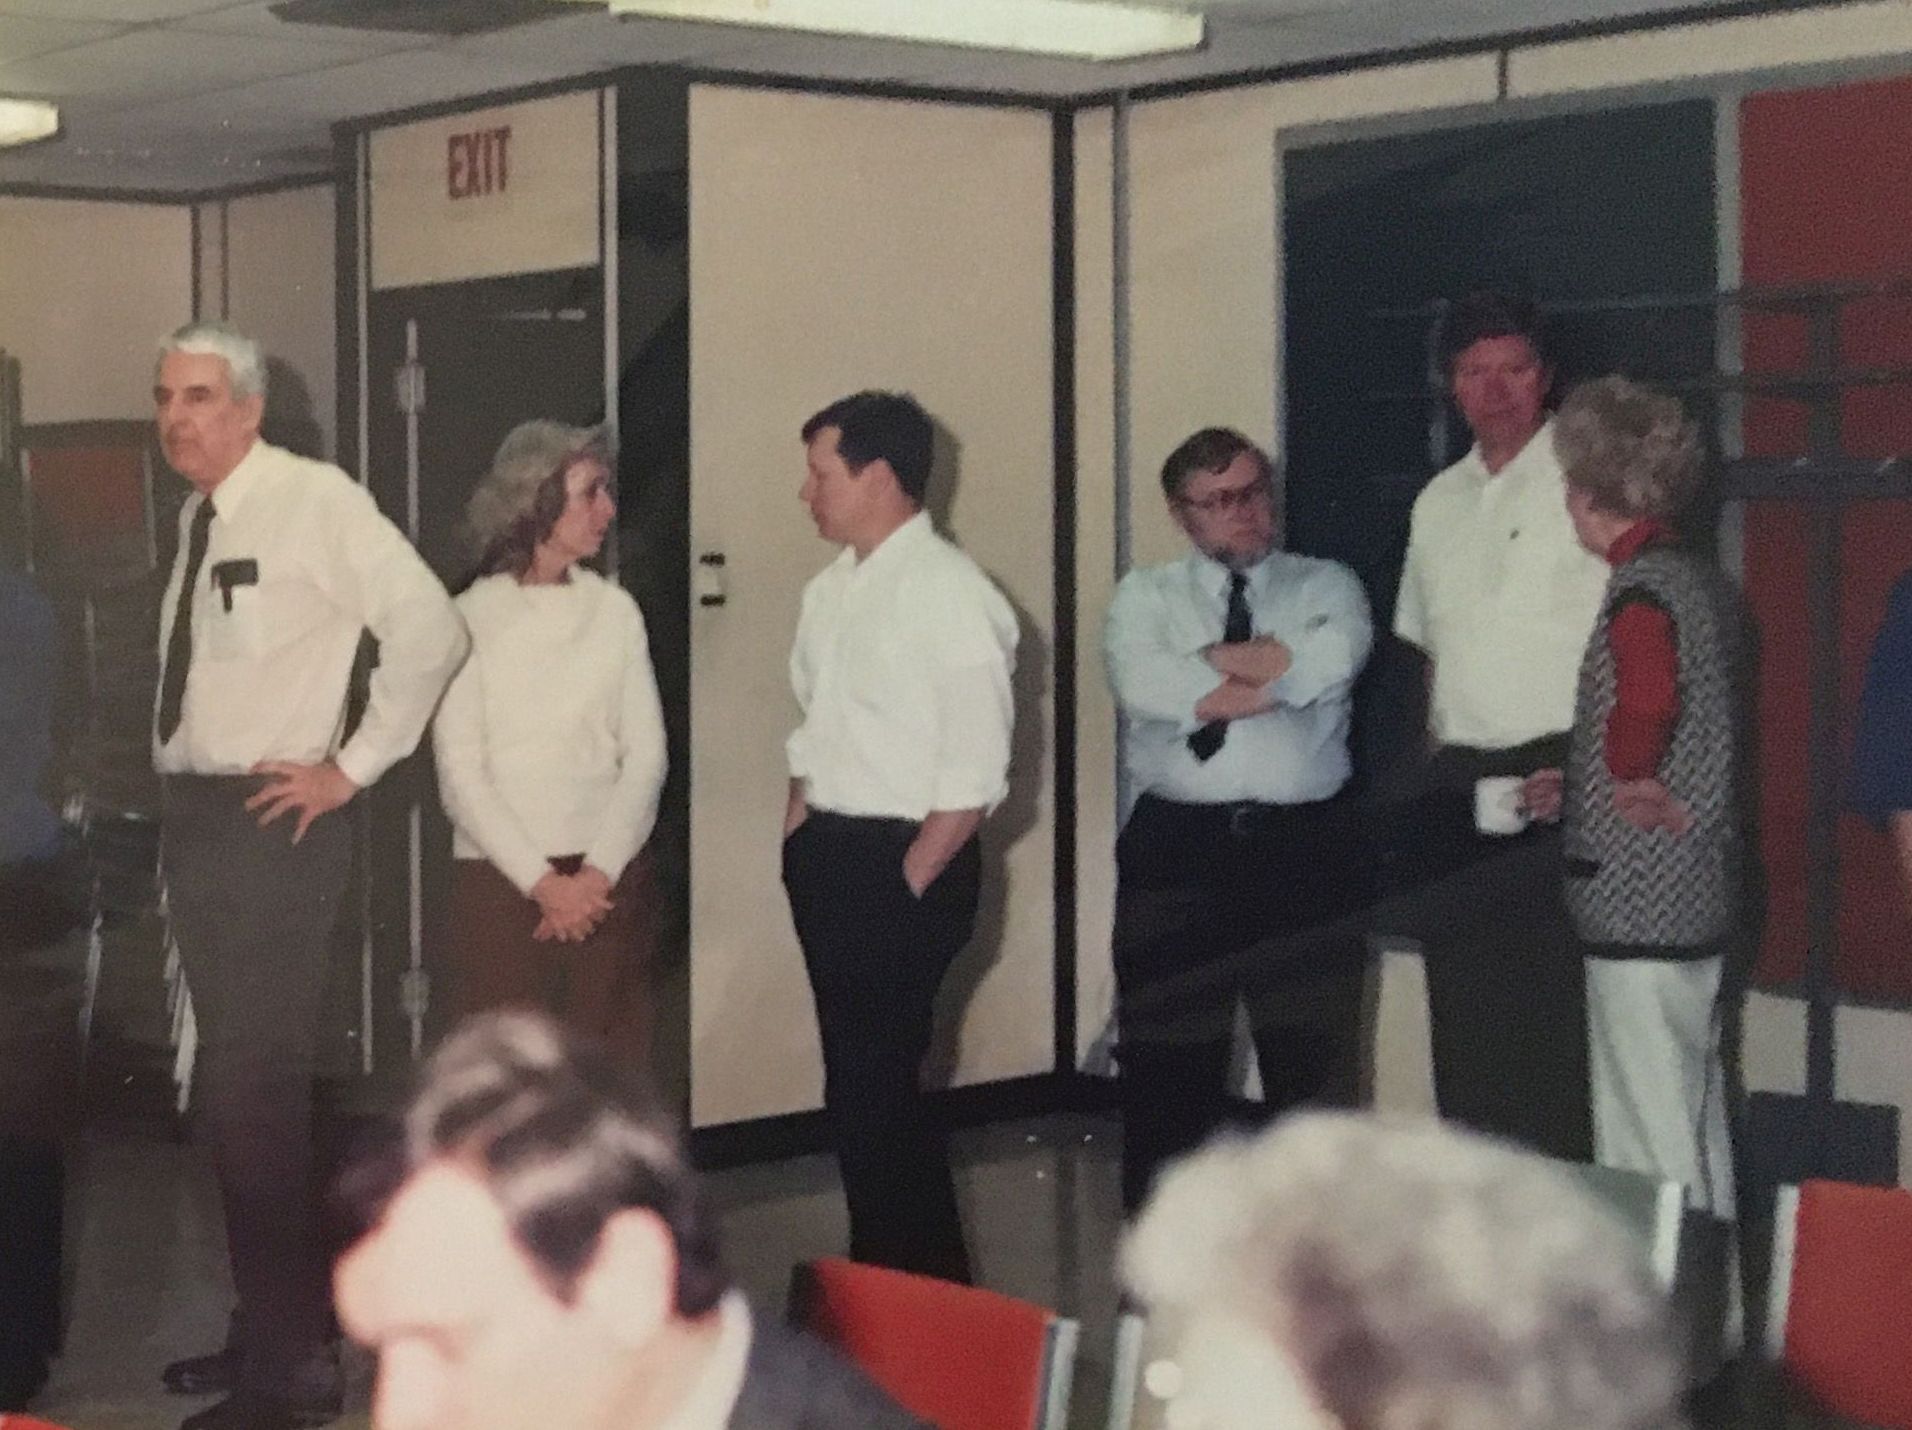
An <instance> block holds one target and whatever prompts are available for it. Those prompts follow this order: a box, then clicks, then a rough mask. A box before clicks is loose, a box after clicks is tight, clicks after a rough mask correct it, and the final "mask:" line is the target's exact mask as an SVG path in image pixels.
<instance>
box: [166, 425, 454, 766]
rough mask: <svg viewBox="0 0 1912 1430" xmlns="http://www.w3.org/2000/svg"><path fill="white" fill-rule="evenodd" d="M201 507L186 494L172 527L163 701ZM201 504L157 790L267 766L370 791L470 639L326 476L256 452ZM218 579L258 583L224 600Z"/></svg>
mask: <svg viewBox="0 0 1912 1430" xmlns="http://www.w3.org/2000/svg"><path fill="white" fill-rule="evenodd" d="M206 500H207V498H206V497H204V496H202V495H200V494H199V493H197V492H195V493H194V494H193V495H192V496H190V497H188V498H187V499H186V504H185V506H184V507H183V508H182V509H181V511H180V513H179V532H180V539H179V555H178V556H177V558H176V559H175V560H174V562H173V570H172V575H171V577H170V578H169V579H168V581H167V583H166V595H165V598H164V600H163V601H162V602H161V606H160V620H159V655H160V663H161V667H162V672H161V680H160V685H161V688H162V689H163V688H164V685H165V678H164V664H165V660H166V649H167V644H168V637H169V635H170V634H171V631H172V624H173V615H174V612H175V611H176V610H177V609H178V604H179V586H180V582H181V580H182V579H183V578H184V576H185V567H186V557H187V547H188V540H189V533H190V531H191V528H192V522H193V516H194V513H196V512H197V511H198V510H199V508H200V505H201V504H202V503H203V502H205V501H206ZM211 501H212V506H213V511H214V513H215V516H214V518H213V521H212V524H211V525H210V526H209V527H208V528H207V541H206V555H205V560H204V563H203V564H202V565H201V566H200V569H199V579H198V581H197V582H196V583H195V589H194V591H193V594H192V606H191V613H192V623H193V624H192V637H193V638H192V663H191V665H190V666H188V667H187V672H186V692H185V704H184V706H183V709H182V712H181V718H180V723H179V728H178V729H177V730H175V731H174V732H173V736H172V738H171V739H170V740H168V741H166V742H165V743H164V744H160V743H159V741H158V739H157V735H155V740H154V752H153V762H154V764H155V765H156V766H157V767H158V769H159V771H160V772H161V773H162V774H202V775H227V774H243V773H245V772H246V771H248V770H250V769H251V768H252V767H253V766H254V765H255V764H257V763H258V762H259V761H261V760H294V761H298V762H301V763H315V762H317V761H320V760H325V759H328V758H335V759H336V760H337V761H338V766H339V768H340V769H341V770H343V771H344V772H345V774H346V775H347V776H348V777H349V778H350V779H351V780H352V782H353V783H354V784H356V785H358V786H359V787H360V788H364V787H365V786H367V785H370V784H371V783H373V782H374V781H375V780H377V779H378V777H379V776H380V775H382V774H384V773H385V771H386V770H387V769H389V768H390V767H391V766H392V765H393V764H394V763H395V762H396V761H398V760H400V759H402V758H404V757H405V756H406V755H408V754H410V753H411V751H412V749H413V748H414V747H415V746H416V745H417V744H418V737H419V736H420V735H421V734H422V733H423V732H424V729H425V722H426V721H427V720H429V719H430V718H431V713H432V706H433V705H434V704H435V703H437V700H438V696H439V692H440V691H442V690H443V689H444V688H445V681H446V680H447V679H448V678H449V677H450V676H451V673H452V672H453V671H454V670H456V669H457V668H458V662H459V661H461V660H462V659H464V655H465V649H466V638H465V628H464V625H463V624H462V623H461V622H460V621H459V619H458V613H457V612H456V611H454V610H453V609H452V604H451V600H450V598H449V597H447V596H446V595H445V589H444V587H442V586H440V585H439V584H438V578H437V577H435V576H433V575H432V573H431V570H430V568H428V567H427V566H426V565H425V563H424V561H422V560H421V559H420V558H419V555H418V553H417V552H416V551H414V550H412V547H411V543H410V542H408V541H406V539H405V538H404V536H403V535H401V534H400V532H399V530H398V528H397V527H395V526H393V525H392V523H391V522H389V521H387V520H386V519H385V517H384V516H383V515H382V514H381V513H380V512H379V509H378V504H377V503H376V502H375V501H373V499H372V495H371V493H370V492H368V491H366V490H365V488H363V487H361V486H360V485H359V484H358V483H357V482H355V481H353V480H352V479H351V478H350V477H348V476H347V475H346V474H345V473H344V472H342V471H340V470H339V469H338V468H337V467H334V466H332V465H330V464H329V463H326V462H315V461H311V460H308V459H307V458H304V457H298V456H294V455H293V454H292V453H290V452H287V451H283V450H281V449H280V448H278V447H274V446H271V445H270V444H268V443H265V442H254V443H253V445H252V448H251V450H250V451H248V452H247V453H246V455H245V456H244V457H243V458H242V459H241V460H240V462H239V465H238V466H236V467H234V468H233V469H232V471H231V472H230V473H229V474H228V475H227V477H226V479H225V480H224V481H222V482H220V483H219V485H218V486H216V487H214V488H213V493H212V497H211ZM228 562H232V563H245V562H249V563H251V566H250V568H247V567H243V566H236V565H235V566H226V563H228ZM222 567H224V569H225V572H226V574H227V575H228V576H237V575H239V574H240V573H241V572H245V573H246V574H248V575H251V576H253V577H254V578H256V579H253V580H251V581H249V582H244V583H241V584H231V583H228V584H227V585H226V586H225V587H224V588H223V589H222V588H221V586H220V584H219V577H220V575H221V569H222ZM366 630H369V631H370V632H371V633H372V634H373V635H374V636H376V637H377V638H378V643H379V659H378V665H377V667H376V669H374V670H373V672H372V679H371V698H370V700H369V702H368V703H367V705H366V708H365V714H364V717H363V718H362V719H361V720H360V721H359V725H358V729H357V730H356V731H354V732H353V735H352V738H351V740H350V741H349V742H347V743H346V744H345V746H344V747H343V748H340V746H339V738H340V735H341V734H342V732H343V727H344V723H345V696H346V684H347V681H348V680H349V679H350V676H351V671H352V660H353V657H354V655H355V654H356V653H357V651H358V644H359V634H360V632H361V631H366ZM155 705H157V701H155Z"/></svg>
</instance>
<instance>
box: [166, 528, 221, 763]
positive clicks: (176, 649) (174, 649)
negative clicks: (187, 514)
mask: <svg viewBox="0 0 1912 1430" xmlns="http://www.w3.org/2000/svg"><path fill="white" fill-rule="evenodd" d="M212 518H213V509H212V503H211V502H210V501H208V500H207V499H206V498H205V497H201V498H200V499H199V510H198V511H196V512H194V513H193V529H192V531H191V533H189V534H188V536H187V538H186V575H185V579H184V580H182V581H181V582H180V583H179V604H178V605H176V606H174V607H173V628H172V631H171V632H170V633H169V634H168V635H167V637H166V674H165V676H164V677H163V679H162V680H161V682H160V687H159V743H160V744H162V745H163V744H165V743H166V742H167V741H168V740H170V739H172V738H173V732H174V731H175V730H177V729H178V728H179V717H180V716H181V714H183V713H184V712H185V709H186V672H187V670H188V668H189V667H190V666H191V665H192V663H193V588H194V587H195V586H197V585H198V584H199V568H200V567H201V566H202V565H204V564H205V561H206V537H207V534H208V533H209V532H210V531H211V530H212Z"/></svg>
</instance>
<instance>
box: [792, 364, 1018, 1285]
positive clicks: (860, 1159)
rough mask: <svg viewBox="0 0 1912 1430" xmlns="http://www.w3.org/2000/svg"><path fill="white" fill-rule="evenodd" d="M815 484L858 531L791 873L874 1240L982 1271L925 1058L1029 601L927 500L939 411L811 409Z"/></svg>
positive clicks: (956, 1271) (840, 1113)
mask: <svg viewBox="0 0 1912 1430" xmlns="http://www.w3.org/2000/svg"><path fill="white" fill-rule="evenodd" d="M803 441H804V445H805V454H806V460H807V462H808V468H809V470H808V475H807V476H806V478H805V480H804V483H803V489H802V493H801V495H802V499H803V501H804V503H805V505H807V506H808V507H809V508H810V514H811V516H812V517H813V518H814V519H815V521H816V524H817V531H818V532H819V534H821V535H822V536H823V537H824V539H825V540H827V541H833V542H837V543H839V544H840V545H841V546H842V547H843V553H842V554H841V555H840V556H839V557H838V558H837V559H836V560H835V561H834V562H832V563H831V564H830V565H829V566H827V567H825V568H824V569H823V570H822V571H821V572H819V573H818V574H817V575H816V576H815V577H814V578H813V579H812V580H811V582H810V584H809V585H808V586H807V587H805V588H804V592H803V607H802V612H801V614H800V615H799V617H798V623H797V636H796V642H795V644H794V646H793V647H792V648H791V652H790V680H791V685H792V687H793V688H794V689H795V691H796V696H797V703H798V704H799V705H800V706H801V707H802V708H803V723H802V724H801V725H799V726H798V727H797V729H796V731H795V732H794V733H793V734H792V735H791V736H790V740H789V744H788V754H789V760H790V796H789V807H788V812H787V814H786V816H785V819H784V847H783V878H784V887H785V888H786V890H787V891H788V893H789V896H790V911H791V916H792V918H793V919H794V921H795V923H796V929H797V938H798V941H799V942H800V943H801V944H802V945H803V958H804V965H805V967H806V968H807V970H808V972H809V975H810V988H811V991H812V993H813V994H814V995H815V997H816V1005H817V1024H818V1027H819V1030H820V1032H821V1034H822V1038H823V1063H824V1105H825V1108H826V1110H827V1112H828V1113H829V1115H830V1120H831V1122H832V1124H833V1127H834V1129H835V1134H836V1139H837V1153H838V1157H839V1160H840V1162H841V1164H842V1168H843V1190H844V1197H845V1200H846V1201H847V1202H848V1203H849V1210H850V1254H851V1255H852V1256H854V1257H855V1258H856V1259H857V1260H858V1261H866V1262H873V1263H876V1264H878V1265H884V1266H894V1267H898V1268H900V1269H902V1270H906V1271H920V1272H923V1273H925V1274H927V1275H932V1276H940V1277H943V1278H945V1279H947V1280H954V1281H966V1280H967V1279H968V1278H969V1258H968V1253H967V1252H966V1250H965V1248H964V1245H963V1233H962V1222H961V1219H960V1217H959V1216H958V1213H957V1208H956V1196H955V1189H954V1186H953V1185H952V1183H951V1180H950V1171H949V1151H948V1147H947V1145H946V1143H945V1140H944V1135H943V1132H942V1129H941V1128H940V1126H939V1125H938V1124H937V1122H936V1120H935V1117H934V1114H933V1112H932V1110H931V1109H930V1108H929V1106H928V1104H927V1103H926V1102H925V1100H924V1098H923V1094H922V1090H921V1087H920V1086H919V1070H920V1067H921V1064H922V1061H923V1055H924V1053H925V1052H926V1051H927V1049H928V1046H929V1038H930V1031H931V1020H932V1013H933V1009H934V1005H935V1000H936V990H937V989H938V988H939V987H940V986H941V984H942V981H943V976H944V975H945V974H946V973H947V972H948V971H949V966H950V964H951V963H952V962H953V961H954V960H955V957H956V955H957V954H958V953H959V952H961V951H962V948H963V945H964V944H966V943H968V942H969V937H970V934H971V932H972V931H973V930H974V927H975V922H976V903H977V895H978V892H979V889H980V880H981V856H980V854H979V853H978V849H977V841H976V832H977V829H978V827H979V826H980V825H981V824H982V821H983V817H984V816H985V815H986V814H987V813H988V812H989V811H990V810H991V809H993V808H994V807H995V806H996V805H997V804H998V803H999V802H1000V801H1001V800H1002V797H1003V795H1004V794H1005V793H1006V792H1007V790H1008V778H1009V747H1010V730H1011V723H1012V718H1013V711H1012V705H1011V696H1010V684H1009V677H1010V671H1011V669H1012V667H1013V665H1014V662H1015V653H1016V617H1015V613H1014V611H1012V610H1011V609H1010V606H1009V603H1008V602H1007V601H1006V600H1004V599H1003V596H1002V593H1001V592H999V591H998V590H997V589H996V588H995V586H994V585H993V584H991V582H990V580H989V578H988V577H987V576H985V575H984V574H983V572H982V570H981V568H980V567H978V566H977V565H976V563H975V562H974V561H972V560H971V559H970V558H969V557H968V556H966V555H964V554H963V553H962V552H961V551H959V550H957V549H956V548H955V547H954V546H952V545H951V544H950V543H949V542H947V541H945V540H944V539H943V538H942V537H940V536H938V535H937V534H936V530H935V528H934V527H933V526H932V525H931V524H930V519H929V516H928V514H927V513H925V512H924V511H923V491H924V487H925V486H926V485H927V483H928V481H929V471H930V457H931V451H932V446H933V429H932V427H931V424H930V419H929V417H928V415H927V414H926V413H924V411H923V409H922V408H921V407H919V406H918V405H917V403H916V402H915V400H914V399H913V398H910V397H908V396H906V395H903V394H898V393H888V392H861V393H857V394H855V395H854V396H851V397H846V398H843V399H841V400H840V401H837V402H834V403H832V404H831V405H830V406H828V407H826V408H824V409H823V410H822V411H821V412H818V413H817V414H816V415H815V416H813V417H812V418H811V419H810V420H809V421H808V422H806V423H805V424H804V427H803Z"/></svg>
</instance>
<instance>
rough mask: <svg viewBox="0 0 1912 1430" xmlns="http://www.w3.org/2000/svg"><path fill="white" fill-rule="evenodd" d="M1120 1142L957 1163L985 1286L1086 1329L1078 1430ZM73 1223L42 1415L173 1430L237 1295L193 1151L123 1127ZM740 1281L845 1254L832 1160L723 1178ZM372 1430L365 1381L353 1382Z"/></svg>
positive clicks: (1104, 1320)
mask: <svg viewBox="0 0 1912 1430" xmlns="http://www.w3.org/2000/svg"><path fill="white" fill-rule="evenodd" d="M1118 1137H1119V1133H1118V1132H1117V1130H1116V1128H1115V1124H1114V1123H1113V1122H1112V1121H1109V1120H1106V1119H1101V1118H1094V1117H1071V1116H1062V1117H1051V1118H1044V1119H1041V1120H1038V1121H1032V1122H1026V1123H1014V1124H1005V1125H1002V1126H998V1127H993V1128H986V1129H980V1130H977V1131H974V1132H969V1133H965V1134H963V1135H962V1136H961V1137H960V1138H959V1139H958V1144H957V1158H958V1165H959V1178H960V1183H961V1190H962V1195H963V1206H964V1214H965V1218H966V1222H967V1225H968V1228H969V1234H970V1239H971V1248H972V1253H973V1255H974V1257H975V1261H976V1267H977V1272H978V1277H979V1279H980V1280H981V1281H982V1282H983V1284H985V1285H988V1286H990V1287H993V1288H994V1289H997V1290H1000V1291H1004V1292H1007V1293H1009V1294H1011V1295H1016V1296H1022V1297H1025V1298H1027V1299H1030V1300H1034V1301H1039V1302H1042V1303H1044V1304H1046V1305H1050V1306H1054V1307H1056V1308H1057V1309H1059V1310H1060V1311H1062V1312H1063V1313H1065V1314H1068V1315H1074V1316H1078V1317H1080V1318H1081V1320H1082V1340H1081V1347H1082V1349H1081V1355H1080V1359H1079V1362H1078V1374H1077V1378H1076V1394H1075V1401H1074V1410H1073V1414H1072V1416H1071V1420H1072V1422H1073V1424H1075V1425H1077V1426H1081V1427H1089V1426H1097V1425H1100V1424H1101V1423H1102V1417H1103V1409H1104V1405H1105V1402H1106V1390H1105V1387H1106V1383H1107V1378H1108V1369H1109V1364H1108V1363H1109V1341H1110V1335H1111V1326H1112V1323H1113V1317H1114V1308H1115V1291H1114V1288H1113V1284H1112V1281H1111V1257H1112V1253H1113V1248H1114V1238H1115V1229H1116V1226H1117V1223H1118V1220H1119V1205H1120V1198H1119V1193H1118V1185H1117V1176H1116V1155H1117V1149H1118V1146H1119V1142H1118ZM73 1173H74V1175H73V1177H72V1182H73V1201H72V1206H71V1211H70V1215H69V1237H70V1245H71V1254H70V1258H69V1259H70V1268H69V1274H70V1275H71V1276H72V1278H73V1284H72V1307H73V1313H72V1322H71V1326H70V1329H69V1334H68V1344H67V1350H66V1354H65V1355H64V1356H63V1357H62V1358H61V1359H60V1361H59V1362H58V1363H57V1365H56V1366H55V1369H54V1374H53V1379H52V1381H51V1382H50V1383H49V1384H48V1386H47V1388H46V1390H45V1392H44V1393H43V1394H42V1395H41V1397H40V1399H39V1400H38V1401H37V1402H36V1404H35V1407H34V1409H35V1412H36V1413H38V1414H40V1415H43V1416H45V1417H46V1418H48V1419H50V1420H55V1421H59V1422H62V1423H64V1424H66V1425H70V1426H73V1427H75V1430H171V1427H173V1426H176V1425H177V1424H178V1423H179V1421H180V1419H182V1418H183V1417H184V1416H185V1415H186V1414H189V1413H191V1411H192V1410H193V1409H195V1408H197V1406H198V1405H199V1404H201V1403H203V1402H195V1401H190V1400H181V1399H179V1398H177V1397H173V1396H168V1395H166V1394H164V1393H163V1392H161V1390H160V1389H159V1380H158V1378H159V1370H160V1367H161V1366H163V1365H164V1364H165V1363H166V1362H167V1361H168V1360H171V1359H173V1358H175V1357H178V1356H183V1355H191V1354H194V1353H197V1352H200V1351H204V1350H207V1349H210V1348H212V1347H213V1346H215V1345H216V1344H217V1343H218V1340H219V1338H220V1337H221V1336H222V1335H223V1334H224V1331H225V1317H226V1310H227V1306H228V1298H229V1291H228V1284H229V1283H228V1281H227V1279H226V1273H225V1265H224V1242H223V1237H222V1233H221V1230H220V1219H219V1209H218V1200H217V1196H216V1194H215V1192H214V1190H213V1187H212V1184H211V1181H210V1178H209V1177H208V1176H207V1174H206V1172H205V1170H204V1166H203V1163H202V1162H201V1160H200V1158H199V1157H198V1156H196V1155H195V1154H194V1152H193V1150H192V1149H191V1148H189V1147H187V1146H185V1145H182V1144H180V1143H178V1142H175V1141H173V1140H170V1139H169V1138H167V1137H166V1136H164V1135H163V1134H162V1133H160V1132H158V1131H154V1130H146V1129H144V1128H141V1127H137V1126H129V1125H125V1124H122V1125H120V1126H119V1127H117V1128H114V1129H111V1130H109V1129H105V1128H101V1129H96V1130H94V1131H92V1132H90V1133H89V1134H88V1136H87V1137H86V1139H85V1141H84V1142H83V1143H82V1145H81V1147H80V1148H79V1150H78V1152H77V1154H76V1161H75V1165H74V1168H73ZM711 1185H712V1190H713V1194H714V1199H715V1201H716V1203H717V1205H718V1207H719V1210H720V1212H721V1215H722V1217H723V1221H724V1229H725V1238H726V1247H727V1251H728V1254H729V1258H730V1261H731V1266H732V1270H733V1272H734V1274H735V1276H736V1278H737V1280H738V1282H739V1283H740V1284H741V1285H742V1286H743V1287H744V1289H745V1290H746V1291H748V1292H749V1294H750V1296H751V1298H752V1300H753V1302H754V1303H755V1304H756V1305H757V1306H758V1307H759V1308H761V1310H762V1311H763V1312H764V1313H765V1314H769V1315H779V1314H781V1312H782V1307H783V1300H784V1293H785V1288H786V1286H787V1284H788V1280H789V1274H790V1267H791V1265H792V1264H793V1263H795V1262H797V1261H799V1260H803V1259H805V1258H807V1257H812V1256H818V1255H823V1254H825V1253H830V1252H837V1251H840V1250H841V1249H842V1247H843V1245H844V1219H843V1203H842V1198H841V1196H840V1195H839V1193H838V1190H837V1181H836V1171H835V1167H834V1164H833V1163H832V1161H831V1160H830V1159H829V1158H827V1157H799V1158H793V1159H791V1160H788V1161H784V1162H778V1163H773V1164H767V1165H761V1166H755V1167H747V1168H741V1169H737V1170H733V1171H728V1172H723V1173H719V1174H717V1175H715V1176H714V1177H713V1178H712V1179H711ZM350 1371H351V1382H352V1389H353V1395H352V1401H351V1403H352V1407H353V1410H354V1413H353V1414H352V1415H351V1416H348V1418H347V1419H346V1420H344V1421H341V1422H340V1424H341V1425H342V1426H345V1427H348V1430H351V1427H363V1426H364V1425H365V1423H366V1422H365V1418H364V1409H363V1407H364V1405H365V1395H366V1389H367V1383H368V1379H369V1367H368V1366H367V1365H366V1364H365V1363H364V1362H363V1360H362V1359H360V1358H356V1357H355V1358H354V1359H353V1361H352V1363H351V1366H350Z"/></svg>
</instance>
